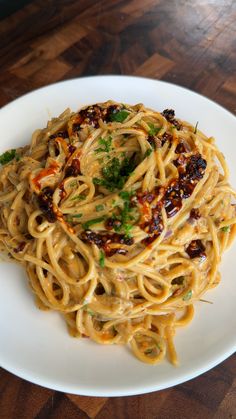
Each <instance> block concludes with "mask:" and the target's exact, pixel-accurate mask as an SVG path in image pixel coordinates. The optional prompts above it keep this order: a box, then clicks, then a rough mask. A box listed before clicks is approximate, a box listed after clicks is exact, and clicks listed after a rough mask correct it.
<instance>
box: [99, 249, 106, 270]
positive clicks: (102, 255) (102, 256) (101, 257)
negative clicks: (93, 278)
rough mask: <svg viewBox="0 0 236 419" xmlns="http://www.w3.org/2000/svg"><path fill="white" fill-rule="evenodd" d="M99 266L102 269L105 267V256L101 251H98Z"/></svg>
mask: <svg viewBox="0 0 236 419" xmlns="http://www.w3.org/2000/svg"><path fill="white" fill-rule="evenodd" d="M99 265H100V266H101V268H104V266H105V255H104V253H103V251H102V250H100V257H99Z"/></svg>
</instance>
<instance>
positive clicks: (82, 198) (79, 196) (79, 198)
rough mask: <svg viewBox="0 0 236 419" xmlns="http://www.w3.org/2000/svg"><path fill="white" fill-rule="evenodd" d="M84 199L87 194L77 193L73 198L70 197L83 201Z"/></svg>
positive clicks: (72, 199)
mask: <svg viewBox="0 0 236 419" xmlns="http://www.w3.org/2000/svg"><path fill="white" fill-rule="evenodd" d="M84 199H86V195H84V194H80V195H75V196H74V197H73V198H71V199H70V201H75V200H77V201H83V200H84Z"/></svg>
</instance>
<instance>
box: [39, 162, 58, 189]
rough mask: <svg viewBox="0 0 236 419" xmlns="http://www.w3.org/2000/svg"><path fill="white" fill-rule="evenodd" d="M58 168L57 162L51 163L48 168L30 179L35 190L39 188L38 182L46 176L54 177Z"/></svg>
mask: <svg viewBox="0 0 236 419" xmlns="http://www.w3.org/2000/svg"><path fill="white" fill-rule="evenodd" d="M58 167H59V164H58V163H57V162H52V163H51V164H50V166H49V167H47V168H45V169H42V170H41V171H40V172H39V174H38V175H37V176H35V178H33V179H32V182H33V183H34V185H35V186H36V188H37V189H40V188H41V184H40V181H41V180H42V179H43V178H44V177H47V176H50V175H55V173H56V172H57V170H58Z"/></svg>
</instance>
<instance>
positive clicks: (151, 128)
mask: <svg viewBox="0 0 236 419" xmlns="http://www.w3.org/2000/svg"><path fill="white" fill-rule="evenodd" d="M148 126H149V131H148V134H149V135H151V136H152V137H155V135H156V134H157V133H158V132H159V131H160V130H161V128H159V127H155V125H154V124H152V123H151V122H149V123H148Z"/></svg>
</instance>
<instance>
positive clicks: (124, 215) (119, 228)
mask: <svg viewBox="0 0 236 419" xmlns="http://www.w3.org/2000/svg"><path fill="white" fill-rule="evenodd" d="M132 195H133V192H128V191H121V192H120V193H119V196H120V197H121V198H122V199H123V201H124V206H123V208H122V209H120V212H119V213H118V214H113V215H112V219H113V220H114V221H119V222H120V223H118V224H117V225H115V224H114V230H115V231H116V232H123V233H124V234H125V236H126V237H128V238H129V237H130V231H131V230H132V228H133V225H132V224H130V221H132V220H133V219H134V217H133V216H132V215H131V212H132V211H133V208H132V207H131V205H130V198H131V196H132Z"/></svg>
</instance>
